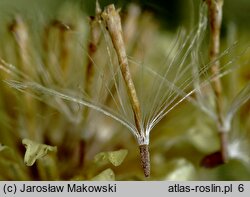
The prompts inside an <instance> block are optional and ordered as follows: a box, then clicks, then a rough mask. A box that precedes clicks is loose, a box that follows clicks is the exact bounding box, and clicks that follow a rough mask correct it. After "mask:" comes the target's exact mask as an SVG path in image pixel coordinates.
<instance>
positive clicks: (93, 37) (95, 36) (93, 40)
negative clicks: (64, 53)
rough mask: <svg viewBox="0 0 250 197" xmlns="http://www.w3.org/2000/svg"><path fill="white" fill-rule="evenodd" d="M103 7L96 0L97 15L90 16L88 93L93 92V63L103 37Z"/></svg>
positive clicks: (87, 72)
mask: <svg viewBox="0 0 250 197" xmlns="http://www.w3.org/2000/svg"><path fill="white" fill-rule="evenodd" d="M101 12H102V10H101V8H100V5H99V3H98V1H96V10H95V14H96V15H95V17H90V22H89V23H90V42H89V44H88V63H87V70H86V79H85V91H86V93H87V94H91V86H92V83H93V77H94V65H93V58H94V55H95V53H96V50H97V46H98V44H99V41H100V38H101V29H100V27H99V21H100V15H101Z"/></svg>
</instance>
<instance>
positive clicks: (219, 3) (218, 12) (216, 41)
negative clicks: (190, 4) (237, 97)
mask: <svg viewBox="0 0 250 197" xmlns="http://www.w3.org/2000/svg"><path fill="white" fill-rule="evenodd" d="M206 3H207V5H208V10H209V20H210V32H211V34H210V49H209V59H210V61H211V62H214V63H213V65H212V67H211V72H212V74H213V75H219V69H220V61H219V60H217V58H218V55H219V52H220V31H221V22H222V7H223V0H206ZM212 87H213V90H214V93H215V97H216V99H215V103H216V112H217V127H218V131H219V136H220V144H221V148H220V150H221V155H222V160H223V161H224V162H226V161H227V157H228V156H227V134H226V133H225V131H224V130H223V98H222V85H221V80H220V78H219V77H218V78H215V79H214V80H213V81H212Z"/></svg>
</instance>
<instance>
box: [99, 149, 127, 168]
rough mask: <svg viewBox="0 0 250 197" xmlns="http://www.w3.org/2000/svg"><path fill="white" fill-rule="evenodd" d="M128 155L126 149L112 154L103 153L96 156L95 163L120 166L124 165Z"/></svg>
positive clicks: (111, 152)
mask: <svg viewBox="0 0 250 197" xmlns="http://www.w3.org/2000/svg"><path fill="white" fill-rule="evenodd" d="M127 154H128V150H126V149H121V150H118V151H110V152H101V153H98V154H97V155H96V156H95V158H94V162H95V163H96V164H99V165H105V164H108V163H111V164H113V165H114V166H119V165H121V164H122V162H123V161H124V159H125V157H126V156H127Z"/></svg>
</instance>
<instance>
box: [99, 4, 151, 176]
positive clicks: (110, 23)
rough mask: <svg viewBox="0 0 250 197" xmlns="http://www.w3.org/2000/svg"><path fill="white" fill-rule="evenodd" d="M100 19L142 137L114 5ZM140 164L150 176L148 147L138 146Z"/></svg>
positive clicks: (139, 115) (119, 22) (132, 86)
mask: <svg viewBox="0 0 250 197" xmlns="http://www.w3.org/2000/svg"><path fill="white" fill-rule="evenodd" d="M102 18H103V20H104V22H105V23H106V27H107V30H108V32H109V34H110V37H111V40H112V43H113V46H114V48H115V51H116V54H117V57H118V61H119V64H120V69H121V72H122V76H123V79H124V81H125V84H126V88H127V93H128V95H129V99H130V103H131V106H132V109H133V113H134V120H135V124H136V128H137V131H138V133H139V135H141V136H144V133H142V132H143V129H142V119H141V109H140V103H139V100H138V97H137V93H136V90H135V86H134V83H133V80H132V77H131V74H130V70H129V65H128V59H127V54H126V48H125V44H124V40H123V36H122V26H121V18H120V16H119V13H118V11H117V10H116V9H115V7H114V5H109V6H107V7H106V8H105V10H104V12H103V13H102ZM140 155H141V163H142V167H143V170H144V175H145V176H146V177H148V176H149V175H150V158H149V150H148V145H140Z"/></svg>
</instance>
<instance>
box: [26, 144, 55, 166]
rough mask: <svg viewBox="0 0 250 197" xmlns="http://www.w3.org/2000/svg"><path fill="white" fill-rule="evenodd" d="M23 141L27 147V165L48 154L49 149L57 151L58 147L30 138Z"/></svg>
mask: <svg viewBox="0 0 250 197" xmlns="http://www.w3.org/2000/svg"><path fill="white" fill-rule="evenodd" d="M22 143H23V144H24V146H25V148H26V152H25V155H24V163H25V164H26V165H27V166H32V165H33V164H34V163H35V161H36V160H37V159H40V158H42V157H44V156H45V155H47V154H48V151H51V152H56V151H57V147H55V146H49V145H46V144H39V143H37V142H34V141H31V140H29V139H23V141H22Z"/></svg>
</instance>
